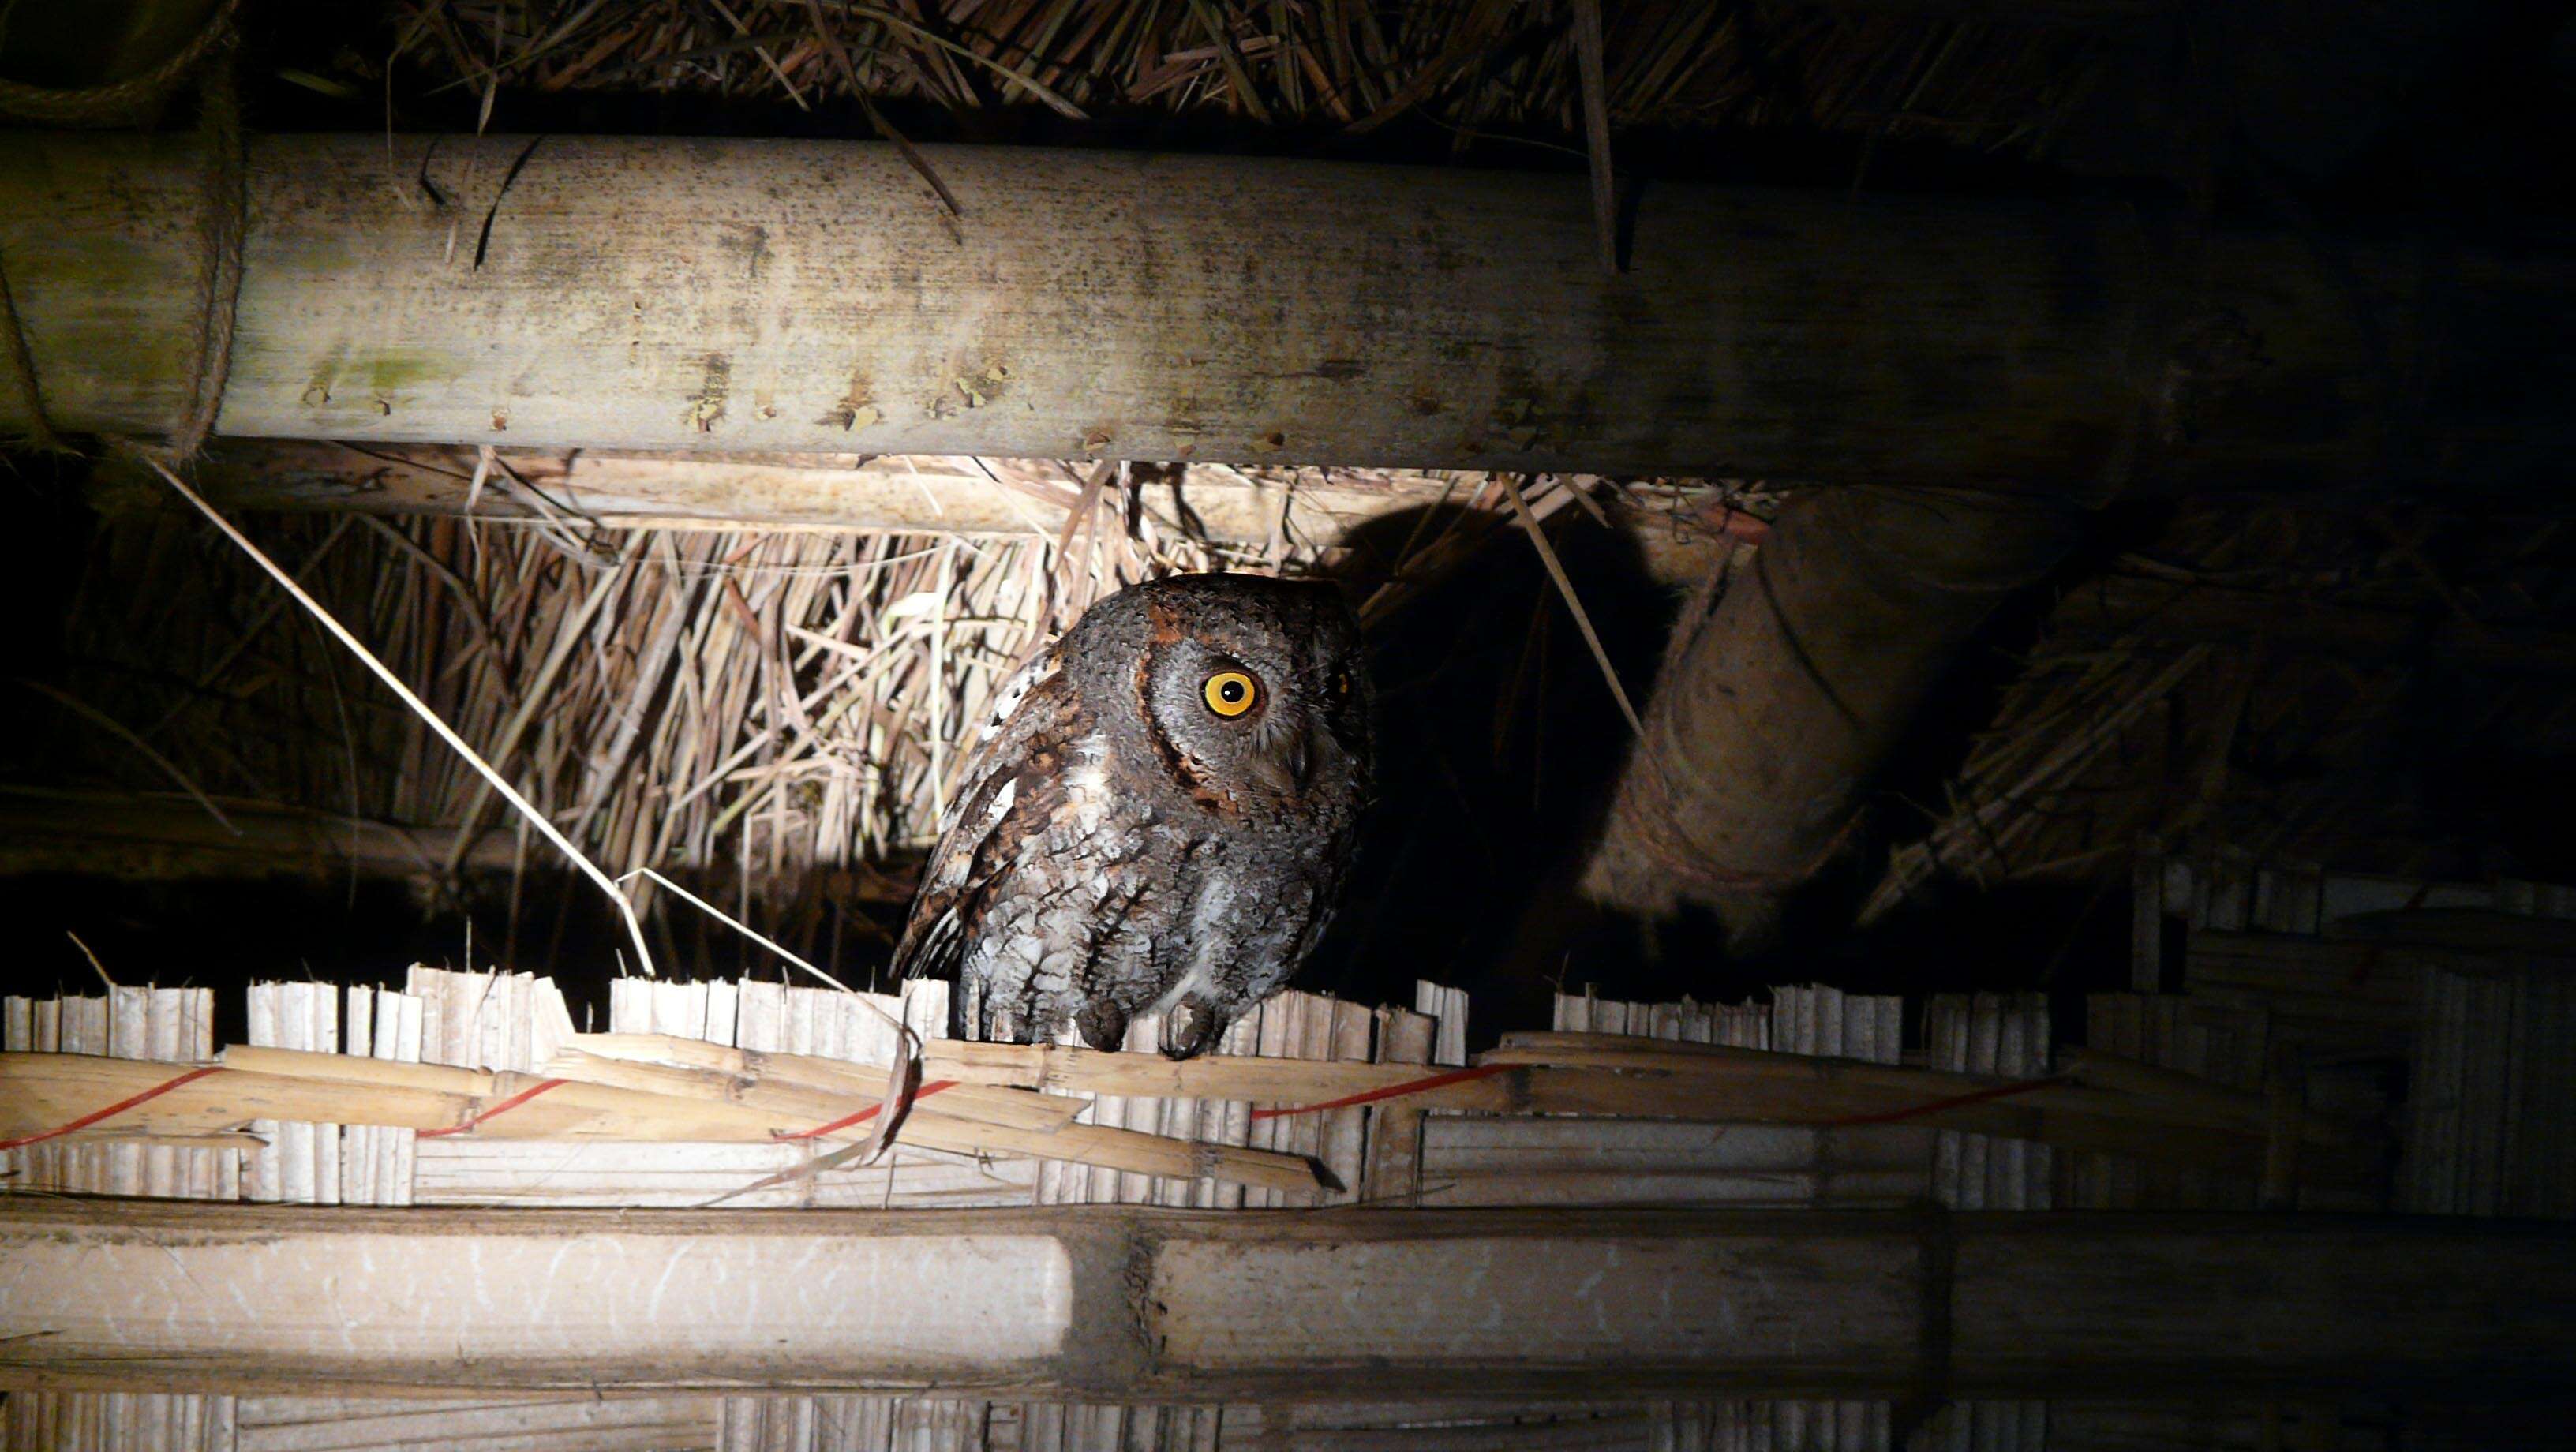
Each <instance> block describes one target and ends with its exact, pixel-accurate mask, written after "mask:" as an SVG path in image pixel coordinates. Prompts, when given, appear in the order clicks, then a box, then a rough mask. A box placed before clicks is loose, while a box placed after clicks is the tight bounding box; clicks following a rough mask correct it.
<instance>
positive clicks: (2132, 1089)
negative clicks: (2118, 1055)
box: [0, 1014, 2379, 1192]
mask: <svg viewBox="0 0 2576 1452" xmlns="http://www.w3.org/2000/svg"><path fill="white" fill-rule="evenodd" d="M1359 1022H1360V1024H1361V1026H1362V1028H1363V1030H1364V1029H1365V1026H1366V1023H1367V1016H1366V1015H1365V1014H1363V1015H1362V1016H1361V1018H1360V1020H1359ZM970 1057H971V1062H972V1063H973V1064H975V1065H976V1066H978V1068H977V1069H976V1070H974V1071H970V1072H980V1073H981V1074H982V1076H983V1077H984V1079H985V1080H986V1081H988V1082H987V1083H986V1084H984V1085H980V1086H979V1085H977V1084H976V1083H975V1082H974V1081H973V1080H971V1079H967V1080H963V1081H961V1082H959V1083H958V1084H957V1085H956V1086H955V1087H952V1088H946V1089H943V1090H941V1091H940V1092H938V1093H937V1094H935V1095H934V1094H930V1093H927V1092H925V1093H924V1094H923V1096H922V1098H921V1099H920V1100H919V1101H918V1102H917V1103H916V1104H915V1105H914V1106H913V1108H912V1110H911V1113H910V1116H909V1119H908V1121H907V1122H906V1125H905V1130H904V1132H905V1133H906V1134H907V1135H908V1136H909V1137H910V1138H911V1139H912V1140H913V1141H914V1142H916V1143H919V1144H922V1145H926V1146H930V1147H933V1148H939V1149H948V1150H955V1151H960V1152H965V1153H983V1154H1027V1155H1036V1156H1040V1157H1044V1158H1050V1159H1058V1160H1066V1161H1073V1162H1078V1163H1084V1164H1091V1165H1096V1166H1102V1167H1106V1168H1112V1169H1117V1170H1120V1171H1124V1172H1130V1173H1135V1174H1140V1175H1165V1176H1176V1177H1180V1178H1185V1179H1186V1178H1196V1177H1198V1176H1202V1175H1213V1176H1215V1177H1217V1178H1219V1179H1223V1180H1227V1181H1229V1182H1232V1183H1238V1184H1243V1185H1248V1186H1257V1187H1260V1188H1263V1189H1268V1190H1278V1191H1295V1192H1305V1191H1310V1190H1313V1189H1314V1188H1316V1187H1317V1186H1318V1185H1319V1184H1323V1183H1327V1182H1326V1181H1324V1180H1322V1179H1319V1173H1318V1168H1317V1161H1318V1160H1319V1159H1321V1158H1324V1157H1328V1156H1329V1157H1330V1158H1332V1159H1334V1160H1336V1161H1339V1162H1342V1163H1346V1164H1350V1165H1353V1166H1354V1167H1356V1166H1357V1165H1358V1164H1360V1163H1361V1159H1360V1149H1359V1147H1358V1146H1356V1145H1353V1144H1348V1143H1344V1142H1343V1141H1344V1140H1346V1139H1347V1138H1349V1136H1348V1135H1346V1134H1345V1133H1343V1132H1341V1131H1338V1130H1328V1126H1329V1125H1330V1124H1331V1123H1332V1121H1327V1120H1324V1119H1322V1118H1320V1117H1317V1116H1313V1115H1309V1114H1303V1113H1298V1114H1290V1115H1285V1116H1277V1117H1274V1118H1273V1119H1272V1121H1271V1124H1272V1127H1273V1135H1272V1140H1273V1143H1275V1144H1276V1146H1277V1148H1275V1149H1273V1148H1242V1147H1237V1146H1229V1145H1210V1144H1205V1143H1197V1142H1193V1141H1190V1140H1185V1139H1178V1138H1173V1137H1170V1136H1166V1135H1161V1134H1146V1133H1141V1132H1139V1131H1136V1130H1132V1129H1111V1128H1104V1127H1101V1126H1098V1125H1079V1124H1074V1123H1072V1122H1071V1121H1072V1119H1073V1117H1074V1115H1075V1113H1077V1112H1078V1111H1079V1109H1080V1106H1079V1105H1078V1104H1077V1105H1070V1106H1068V1105H1057V1104H1051V1103H1050V1101H1049V1099H1048V1098H1047V1097H1046V1096H1040V1095H1032V1094H1025V1093H1021V1092H1017V1091H1014V1090H1010V1089H1007V1088H999V1087H994V1081H1000V1082H1007V1081H1010V1080H1014V1079H1016V1080H1019V1081H1020V1082H1037V1081H1044V1082H1048V1083H1052V1084H1054V1085H1056V1086H1058V1087H1060V1088H1065V1089H1072V1090H1076V1091H1078V1092H1086V1093H1108V1094H1113V1095H1117V1096H1119V1097H1123V1098H1146V1097H1177V1098H1191V1099H1216V1100H1228V1101H1238V1102H1245V1103H1251V1102H1257V1101H1263V1100H1267V1101H1269V1102H1271V1103H1273V1104H1277V1103H1278V1102H1279V1101H1281V1100H1283V1099H1285V1100H1289V1101H1292V1107H1294V1108H1298V1109H1303V1110H1332V1111H1335V1112H1338V1108H1339V1104H1340V1101H1345V1100H1348V1099H1351V1098H1353V1097H1356V1096H1363V1095H1365V1096H1382V1095H1389V1096H1391V1095H1399V1094H1400V1095H1402V1096H1403V1097H1405V1098H1407V1099H1409V1100H1410V1101H1411V1103H1410V1104H1409V1106H1408V1107H1411V1108H1417V1109H1430V1108H1445V1109H1465V1110H1481V1111H1484V1112H1488V1113H1518V1114H1527V1113H1570V1114H1592V1115H1622V1116H1635V1117H1650V1118H1677V1119H1692V1120H1703V1121H1715V1122H1725V1123H1748V1124H1761V1123H1777V1124H1820V1125H1844V1124H1863V1123H1889V1122H1900V1121H1911V1122H1919V1123H1921V1124H1924V1125H1928V1126H1934V1127H1942V1128H1951V1129H1960V1130H1968V1131H1973V1132H1976V1133H1981V1134H1994V1135H2001V1136H2007V1137H2010V1138H2014V1139H2021V1140H2031V1141H2037V1142H2040V1143H2044V1144H2054V1145H2060V1146H2064V1147H2068V1148H2076V1149H2092V1150H2107V1151H2113V1152H2117V1153H2122V1154H2130V1155H2136V1156H2139V1157H2141V1158H2146V1159H2155V1160H2164V1161H2170V1162H2174V1163H2180V1164H2199V1165H2204V1166H2208V1167H2213V1168H2228V1169H2241V1168H2244V1167H2246V1166H2247V1165H2248V1164H2252V1165H2256V1166H2259V1165H2260V1163H2261V1161H2262V1154H2263V1150H2264V1146H2265V1144H2266V1142H2267V1135H2268V1134H2269V1133H2270V1132H2271V1130H2272V1127H2273V1125H2274V1122H2275V1121H2274V1118H2273V1113H2272V1110H2271V1109H2270V1107H2269V1106H2268V1105H2267V1103H2266V1101H2265V1100H2264V1098H2263V1097H2262V1096H2260V1095H2257V1094H2250V1093H2244V1094H2239V1093H2232V1092H2230V1091H2226V1090H2223V1089H2219V1088H2216V1087H2214V1086H2206V1085H2192V1086H2187V1090H2186V1086H2178V1085H2175V1084H2173V1083H2171V1082H2169V1079H2170V1076H2159V1075H2156V1074H2154V1073H2153V1072H2152V1071H2148V1070H2145V1069H2143V1068H2142V1067H2139V1066H2135V1065H2128V1064H2123V1063H2120V1062H2118V1061H2111V1060H2107V1059H2098V1058H2094V1057H2091V1056H2087V1057H2085V1058H2083V1059H2081V1060H2079V1061H2078V1063H2077V1066H2076V1069H2075V1071H2074V1075H2071V1076H2064V1077H2060V1078H2057V1079H2049V1080H2038V1081H2032V1080H2014V1079H1998V1078H1994V1077H1991V1076H1986V1075H1973V1074H1954V1073H1943V1072H1939V1071H1934V1070H1927V1069H1915V1068H1905V1067H1899V1066H1891V1065H1884V1064H1871V1063H1865V1062H1860V1061H1856V1060H1847V1059H1833V1058H1824V1057H1810V1056H1799V1055H1785V1054H1776V1053H1766V1052H1762V1051H1758V1050H1745V1049H1734V1048H1728V1047H1725V1046H1720V1045H1704V1044H1689V1043H1672V1042H1661V1041H1641V1040H1639V1039H1636V1038H1633V1037H1628V1036H1624V1035H1597V1034H1570V1033H1525V1034H1512V1035H1507V1036H1506V1038H1505V1040H1504V1044H1503V1046H1502V1047H1501V1048H1499V1049H1497V1050H1495V1051H1493V1052H1491V1053H1488V1054H1486V1055H1484V1056H1483V1057H1482V1059H1481V1060H1480V1062H1479V1065H1478V1067H1477V1070H1476V1071H1474V1072H1472V1073H1469V1074H1456V1075H1442V1076H1436V1077H1430V1078H1426V1076H1424V1075H1423V1074H1422V1073H1421V1072H1420V1070H1419V1069H1418V1068H1417V1067H1415V1066H1412V1065H1408V1064H1398V1063H1390V1064H1366V1063H1330V1062H1327V1063H1306V1062H1302V1061H1296V1060H1264V1059H1239V1058H1223V1057H1220V1058H1210V1059H1206V1060H1198V1061H1191V1062H1190V1063H1187V1064H1182V1065H1170V1064H1168V1063H1165V1062H1163V1061H1160V1060H1158V1059H1156V1058H1154V1057H1153V1056H1150V1055H1144V1054H1128V1053H1121V1054H1095V1053H1091V1052H1088V1051H1082V1050H1071V1049H1065V1048H1061V1047H1056V1046H1030V1047H1026V1048H1017V1049H1016V1050H1015V1049H1014V1048H1013V1047H1012V1046H983V1047H982V1048H980V1049H979V1050H977V1051H976V1052H975V1053H973V1054H972V1055H971V1056H970ZM1014 1058H1016V1059H1017V1060H1018V1062H1017V1063H1011V1062H1009V1061H1010V1060H1012V1059H1014ZM945 1062H952V1063H961V1064H962V1063H967V1062H970V1058H969V1057H961V1058H958V1059H953V1060H947V1061H945ZM996 1063H1000V1064H1002V1067H1000V1068H995V1067H992V1066H993V1065H995V1064H996ZM1051 1063H1052V1064H1053V1065H1054V1066H1055V1067H1049V1066H1050V1064H1051ZM545 1067H546V1072H545V1073H544V1074H543V1075H535V1074H521V1073H499V1074H493V1073H487V1072H484V1071H480V1070H467V1069H455V1068H449V1067H445V1066H439V1065H411V1064H403V1063H398V1062H388V1061H380V1060H373V1059H364V1058H352V1057H347V1056H341V1055H334V1054H318V1053H309V1052H302V1051H295V1050H281V1049H265V1048H257V1047H244V1048H234V1049H231V1050H228V1051H227V1052H226V1053H225V1055H224V1057H223V1061H222V1064H221V1066H220V1069H221V1072H219V1073H212V1074H204V1075H201V1076H199V1077H195V1078H192V1079H189V1080H187V1081H186V1082H182V1083H176V1084H174V1083H172V1080H173V1079H174V1078H175V1077H177V1076H179V1075H182V1074H186V1073H188V1072H189V1071H190V1069H191V1066H189V1065H186V1064H178V1063H167V1062H153V1061H123V1060H110V1059H99V1058H93V1057H90V1056H86V1055H62V1054H51V1055H48V1054H10V1055H6V1056H0V1082H5V1083H6V1084H8V1085H9V1087H10V1088H11V1090H12V1094H11V1098H10V1101H9V1103H8V1105H7V1107H6V1109H5V1110H0V1128H5V1129H6V1131H7V1132H8V1133H10V1134H13V1135H22V1134H31V1133H45V1132H47V1131H49V1130H53V1129H56V1128H58V1127H60V1126H62V1125H65V1124H68V1123H70V1122H72V1121H74V1120H76V1119H80V1118H81V1117H82V1116H84V1115H89V1114H93V1113H95V1112H96V1111H97V1110H98V1109H99V1108H100V1107H101V1106H102V1105H109V1104H115V1103H119V1102H121V1101H123V1100H126V1099H129V1098H133V1097H135V1096H140V1095H147V1094H149V1095H152V1097H150V1098H149V1099H148V1100H146V1101H145V1102H141V1103H138V1104H136V1105H134V1106H133V1107H132V1108H130V1109H129V1110H127V1111H126V1112H124V1113H122V1114H120V1115H118V1116H117V1118H116V1123H117V1124H118V1125H119V1126H121V1127H122V1128H123V1129H125V1130H127V1131H131V1130H134V1129H144V1130H149V1131H152V1132H155V1133H182V1134H199V1133H207V1132H215V1131H221V1130H225V1129H229V1128H232V1127H235V1126H238V1125H240V1124H242V1123H244V1122H245V1121H249V1120H256V1119H273V1120H279V1121H320V1122H327V1123H341V1124H379V1125H394V1126H400V1127H404V1128H410V1129H414V1130H425V1131H431V1132H437V1133H442V1134H446V1133H455V1132H458V1131H459V1130H460V1129H467V1128H470V1129H471V1130H472V1131H473V1132H474V1133H476V1134H478V1135H482V1136H487V1137H494V1138H558V1137H561V1138H576V1139H578V1138H591V1139H629V1140H643V1141H654V1140H661V1141H673V1140H705V1141H737V1142H740V1141H752V1142H761V1141H774V1140H776V1139H779V1138H781V1137H800V1136H810V1137H816V1138H823V1137H829V1136H830V1135H831V1134H832V1133H834V1132H835V1131H832V1130H823V1131H821V1132H818V1127H821V1126H834V1125H838V1126H839V1129H838V1131H837V1133H838V1134H839V1137H841V1138H844V1139H859V1138H864V1136H865V1131H864V1130H861V1129H858V1128H856V1126H857V1125H859V1124H862V1123H864V1119H865V1115H864V1113H863V1112H865V1111H872V1110H874V1109H875V1108H876V1107H877V1106H879V1105H881V1104H883V1103H884V1102H885V1101H886V1097H887V1094H888V1090H889V1079H888V1076H887V1074H886V1072H885V1071H884V1070H879V1069H872V1068H869V1067H866V1066H861V1065H853V1064H847V1063H842V1062H839V1061H836V1060H828V1059H816V1058H811V1057H808V1056H801V1055H782V1054H761V1053H755V1052H751V1051H744V1050H737V1049H728V1048H723V1047H721V1046H712V1045H706V1044H702V1043H697V1042H694V1041H689V1040H682V1039H655V1038H645V1039H637V1038H635V1037H633V1036H623V1035H619V1036H576V1037H575V1038H574V1039H573V1041H572V1045H571V1047H570V1049H569V1050H568V1051H566V1052H562V1053H558V1054H557V1055H556V1056H555V1057H554V1058H552V1059H551V1060H550V1061H549V1062H548V1063H547V1065H546V1066H545ZM2078 1076H2080V1077H2082V1078H2083V1079H2085V1080H2086V1081H2087V1082H2078ZM2297 1125H2298V1132H2299V1135H2300V1139H2301V1143H2302V1145H2303V1147H2304V1149H2305V1153H2306V1163H2307V1164H2308V1165H2309V1167H2310V1169H2311V1172H2312V1173H2314V1174H2315V1175H2317V1176H2318V1177H2319V1178H2321V1179H2323V1180H2326V1181H2331V1182H2340V1181H2348V1180H2354V1179H2360V1178H2367V1177H2369V1176H2372V1175H2375V1174H2376V1173H2377V1172H2378V1169H2379V1156H2378V1145H2377V1141H2376V1139H2375V1136H2374V1135H2373V1134H2372V1133H2371V1132H2370V1131H2369V1130H2368V1129H2367V1128H2365V1127H2362V1126H2357V1125H2353V1124H2349V1123H2345V1122H2343V1121H2339V1120H2335V1119H2330V1118H2328V1117H2326V1116H2323V1115H2320V1114H2316V1113H2313V1112H2310V1113H2307V1114H2304V1115H2302V1116H2301V1117H2300V1118H2299V1119H2298V1120H2297ZM1283 1151H1284V1152H1283Z"/></svg>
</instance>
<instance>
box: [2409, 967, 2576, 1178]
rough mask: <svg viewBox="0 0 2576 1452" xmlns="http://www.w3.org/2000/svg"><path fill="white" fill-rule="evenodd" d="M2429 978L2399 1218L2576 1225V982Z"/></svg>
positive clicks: (2506, 971)
mask: <svg viewBox="0 0 2576 1452" xmlns="http://www.w3.org/2000/svg"><path fill="white" fill-rule="evenodd" d="M2571 966H2576V965H2570V964H2569V963H2568V962H2567V961H2565V960H2563V959H2561V960H2542V961H2539V962H2520V963H2517V962H2512V961H2504V962H2499V963H2497V964H2495V965H2493V966H2491V967H2490V968H2488V969H2487V970H2486V971H2483V972H2475V971H2456V970H2452V969H2448V968H2433V969H2428V970H2427V971H2426V972H2425V973H2424V975H2423V979H2422V985H2421V991H2422V995H2423V997H2422V1002H2421V1007H2420V1010H2419V1012H2420V1015H2421V1016H2420V1018H2419V1019H2418V1028H2417V1036H2416V1045H2417V1048H2416V1054H2415V1058H2414V1061H2413V1066H2414V1072H2413V1075H2412V1077H2411V1080H2410V1086H2409V1095H2408V1098H2409V1105H2410V1108H2409V1115H2408V1122H2407V1126H2406V1143H2405V1150H2404V1153H2403V1154H2402V1155H2401V1157H2400V1159H2399V1162H2398V1179H2397V1205H2398V1208H2399V1209H2402V1210H2411V1211H2418V1212H2422V1213H2427V1214H2444V1215H2514V1216H2536V1217H2545V1218H2548V1219H2556V1220H2564V1219H2571V1218H2576V1058H2571V1056H2570V1055H2569V1053H2568V1050H2567V1045H2568V1044H2569V1043H2570V1042H2576V981H2571V980H2576V972H2571Z"/></svg>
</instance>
